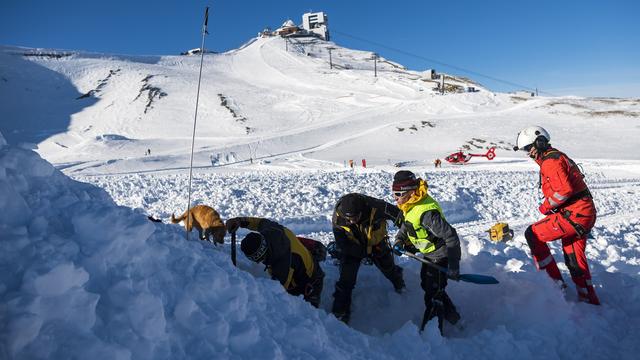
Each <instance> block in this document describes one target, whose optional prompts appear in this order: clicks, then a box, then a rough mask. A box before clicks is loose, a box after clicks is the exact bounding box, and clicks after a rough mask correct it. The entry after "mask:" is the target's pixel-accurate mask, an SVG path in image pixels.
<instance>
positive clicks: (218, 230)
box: [211, 225, 227, 244]
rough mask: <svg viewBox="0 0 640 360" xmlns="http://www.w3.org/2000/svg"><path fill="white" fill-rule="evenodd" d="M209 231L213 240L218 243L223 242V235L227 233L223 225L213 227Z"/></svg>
mask: <svg viewBox="0 0 640 360" xmlns="http://www.w3.org/2000/svg"><path fill="white" fill-rule="evenodd" d="M211 233H212V235H213V240H214V241H215V242H217V243H218V244H224V236H225V235H226V234H227V229H226V228H225V227H224V225H222V226H216V227H214V228H213V231H212V232H211Z"/></svg>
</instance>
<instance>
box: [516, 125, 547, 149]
mask: <svg viewBox="0 0 640 360" xmlns="http://www.w3.org/2000/svg"><path fill="white" fill-rule="evenodd" d="M540 137H542V138H544V140H543V139H540V140H541V141H542V142H543V143H542V144H534V143H535V142H536V140H537V139H538V138H540ZM549 141H551V136H550V135H549V132H547V130H545V129H544V128H542V127H540V126H529V127H528V128H525V129H524V130H522V131H520V132H519V133H518V138H517V139H516V146H515V147H514V148H513V150H515V151H518V150H523V151H526V150H525V149H524V148H525V146H527V145H531V144H534V145H535V146H536V148H544V147H546V145H547V144H549Z"/></svg>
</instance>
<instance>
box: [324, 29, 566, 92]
mask: <svg viewBox="0 0 640 360" xmlns="http://www.w3.org/2000/svg"><path fill="white" fill-rule="evenodd" d="M331 32H332V33H334V34H335V33H337V34H340V35H344V36H346V37H350V38H352V39H355V40H358V41H362V42H365V43H369V44H371V45H375V46H378V47H381V48H384V49H387V50H391V51H395V52H397V53H399V54H403V55H406V56H410V57H413V58H417V59H420V60H424V61H427V62H431V63H434V64H438V65H442V66H446V67H448V68H451V69H455V70H458V71H462V72H464V73H467V74H471V75H475V76H479V77H483V78H486V79H490V80H493V81H496V82H499V83H503V84H507V85H509V86H512V87H514V88H520V89H526V90H531V91H537V92H539V93H543V94H547V95H550V96H556V95H553V94H550V93H548V92H546V91H540V90H538V89H536V88H533V87H530V86H527V85H522V84H518V83H514V82H511V81H508V80H502V79H499V78H497V77H494V76H491V75H486V74H482V73H479V72H477V71H473V70H469V69H465V68H463V67H460V66H456V65H451V64H447V63H445V62H442V61H438V60H435V59H430V58H428V57H425V56H422V55H417V54H414V53H410V52H408V51H405V50H401V49H397V48H394V47H391V46H387V45H385V44H381V43H379V42H375V41H371V40H367V39H364V38H361V37H359V36H355V35H351V34H347V33H345V32H342V31H338V30H335V29H331Z"/></svg>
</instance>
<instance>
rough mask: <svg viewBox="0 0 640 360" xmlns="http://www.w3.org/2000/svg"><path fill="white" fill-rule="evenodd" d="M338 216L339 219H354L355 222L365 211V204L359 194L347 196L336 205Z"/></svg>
mask: <svg viewBox="0 0 640 360" xmlns="http://www.w3.org/2000/svg"><path fill="white" fill-rule="evenodd" d="M337 210H338V214H339V215H340V216H341V217H344V218H349V219H355V220H356V222H357V220H359V218H360V217H361V216H362V214H363V213H364V212H365V210H366V204H365V201H364V199H363V198H362V196H360V195H359V194H355V193H354V194H347V195H345V196H343V197H342V199H340V202H339V203H338V209H337Z"/></svg>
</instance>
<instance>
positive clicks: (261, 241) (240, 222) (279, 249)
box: [226, 217, 324, 307]
mask: <svg viewBox="0 0 640 360" xmlns="http://www.w3.org/2000/svg"><path fill="white" fill-rule="evenodd" d="M226 227H227V230H228V231H229V232H235V231H236V230H238V228H239V227H242V228H246V229H249V230H253V231H256V232H250V233H249V234H247V236H245V238H244V239H242V243H241V244H240V249H241V250H242V252H243V253H244V254H245V255H246V256H247V258H249V259H250V260H252V261H254V262H257V263H263V264H265V266H266V267H267V271H268V272H269V274H270V275H271V278H272V279H274V280H278V281H279V282H280V284H282V286H284V288H285V289H286V291H287V292H288V293H289V294H291V295H294V296H298V295H303V297H304V299H305V300H306V301H307V302H309V303H310V304H311V305H313V306H315V307H318V306H319V305H320V295H321V293H322V285H323V280H324V272H323V271H322V268H320V264H318V261H317V260H315V259H314V258H313V256H312V254H311V253H310V252H309V250H308V249H307V248H306V247H305V246H304V245H303V244H302V243H301V242H300V240H299V239H298V238H297V237H296V236H295V235H294V234H293V232H291V230H289V229H287V228H286V227H284V226H282V225H280V224H278V223H276V222H274V221H271V220H268V219H263V218H256V217H237V218H232V219H229V220H227V223H226Z"/></svg>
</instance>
